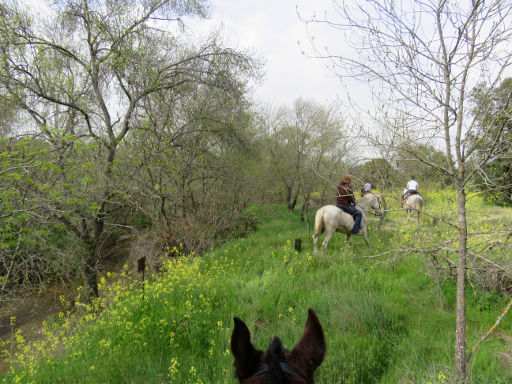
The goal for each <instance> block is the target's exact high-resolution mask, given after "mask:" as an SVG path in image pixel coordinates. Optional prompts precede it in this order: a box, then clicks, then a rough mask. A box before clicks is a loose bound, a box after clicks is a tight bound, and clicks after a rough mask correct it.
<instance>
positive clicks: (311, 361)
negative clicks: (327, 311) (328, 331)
mask: <svg viewBox="0 0 512 384" xmlns="http://www.w3.org/2000/svg"><path fill="white" fill-rule="evenodd" d="M325 350H326V346H325V338H324V330H323V329H322V324H320V320H318V317H317V316H316V313H315V311H313V310H312V309H311V308H309V309H308V319H307V320H306V326H305V327H304V333H303V334H302V337H301V339H300V340H299V342H298V343H297V345H296V346H295V347H294V348H293V351H292V353H291V355H292V356H294V357H295V358H298V359H300V360H301V361H303V363H304V364H307V365H309V366H310V368H311V369H312V371H314V370H315V369H316V368H317V367H318V366H319V365H320V364H321V363H322V361H323V360H324V356H325Z"/></svg>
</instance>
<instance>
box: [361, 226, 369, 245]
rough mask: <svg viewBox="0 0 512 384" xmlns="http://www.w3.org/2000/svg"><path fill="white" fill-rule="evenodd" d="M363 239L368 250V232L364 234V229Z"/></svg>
mask: <svg viewBox="0 0 512 384" xmlns="http://www.w3.org/2000/svg"><path fill="white" fill-rule="evenodd" d="M363 237H364V241H365V243H366V245H367V246H368V248H370V241H368V232H366V228H365V229H364V230H363Z"/></svg>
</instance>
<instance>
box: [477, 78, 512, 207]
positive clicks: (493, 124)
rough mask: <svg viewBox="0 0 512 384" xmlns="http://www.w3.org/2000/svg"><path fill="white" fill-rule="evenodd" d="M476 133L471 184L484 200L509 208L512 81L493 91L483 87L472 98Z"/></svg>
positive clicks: (511, 163) (504, 81) (503, 83)
mask: <svg viewBox="0 0 512 384" xmlns="http://www.w3.org/2000/svg"><path fill="white" fill-rule="evenodd" d="M473 101H474V103H475V117H476V118H477V119H478V124H479V129H478V131H477V132H476V133H475V135H474V136H473V137H472V140H473V142H474V143H475V144H476V146H477V147H478V149H477V150H476V151H475V152H476V154H475V157H476V160H475V162H476V163H482V162H483V161H484V160H486V159H487V160H486V161H485V162H484V164H483V165H482V166H481V167H479V168H478V174H477V177H476V178H475V180H474V185H475V186H476V188H478V189H479V190H481V191H482V192H483V194H484V197H485V198H486V199H487V200H490V201H493V202H494V203H496V204H499V205H512V150H511V148H512V78H510V77H509V78H507V79H505V80H503V81H502V82H501V84H500V85H499V86H498V87H497V88H495V89H490V88H488V87H486V86H485V85H484V84H482V85H481V87H479V88H477V89H476V90H475V92H474V94H473Z"/></svg>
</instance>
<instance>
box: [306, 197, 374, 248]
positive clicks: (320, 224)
mask: <svg viewBox="0 0 512 384" xmlns="http://www.w3.org/2000/svg"><path fill="white" fill-rule="evenodd" d="M357 208H358V209H359V210H360V211H361V212H362V213H363V217H362V218H361V229H360V230H359V233H358V235H363V237H364V241H365V242H366V244H367V245H368V246H370V242H369V241H368V233H367V231H366V224H367V222H368V220H367V218H366V215H367V213H368V211H369V210H370V208H373V209H375V210H376V211H377V212H378V214H381V213H382V208H381V205H380V200H379V198H378V197H377V196H376V195H374V194H373V193H368V194H366V195H364V196H363V197H361V199H359V202H358V203H357ZM353 227H354V219H353V217H352V215H351V214H349V213H347V212H344V211H342V210H341V209H340V208H338V207H336V206H335V205H325V206H323V207H322V208H320V209H319V210H318V211H317V212H316V215H315V234H314V235H313V244H314V246H315V250H314V251H313V254H316V253H317V252H318V247H317V242H318V238H319V237H320V235H321V234H322V233H323V232H325V238H324V241H323V243H322V255H323V254H324V252H325V248H326V247H327V244H328V243H329V240H330V239H331V237H332V235H333V233H334V232H336V231H337V232H341V233H346V234H347V242H346V244H345V249H346V248H347V245H348V242H349V240H350V237H351V236H352V228H353Z"/></svg>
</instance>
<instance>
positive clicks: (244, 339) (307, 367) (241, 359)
mask: <svg viewBox="0 0 512 384" xmlns="http://www.w3.org/2000/svg"><path fill="white" fill-rule="evenodd" d="M233 320H234V322H235V328H234V329H233V334H232V335H231V351H232V352H233V355H234V357H235V369H236V375H237V377H239V378H243V377H248V376H250V375H251V374H252V373H254V372H255V371H256V370H257V369H258V366H259V365H260V364H261V360H262V356H263V352H262V351H259V350H257V349H256V348H254V346H253V345H252V343H251V334H250V332H249V329H248V328H247V326H246V325H245V323H244V322H243V321H242V320H241V319H239V318H238V317H235V318H233ZM325 351H326V345H325V338H324V331H323V329H322V325H321V324H320V321H319V320H318V317H317V316H316V313H315V311H313V310H312V309H311V308H309V309H308V318H307V320H306V325H305V327H304V333H303V334H302V337H301V339H300V340H299V342H298V343H297V344H296V345H295V347H294V348H293V350H292V351H291V353H290V354H289V355H288V360H290V362H293V363H292V364H293V365H294V368H295V369H297V370H299V371H301V373H302V374H304V375H305V376H306V377H307V376H311V377H312V376H313V372H314V371H315V369H316V368H317V367H318V366H319V365H320V364H321V363H322V361H323V359H324V356H325Z"/></svg>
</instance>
